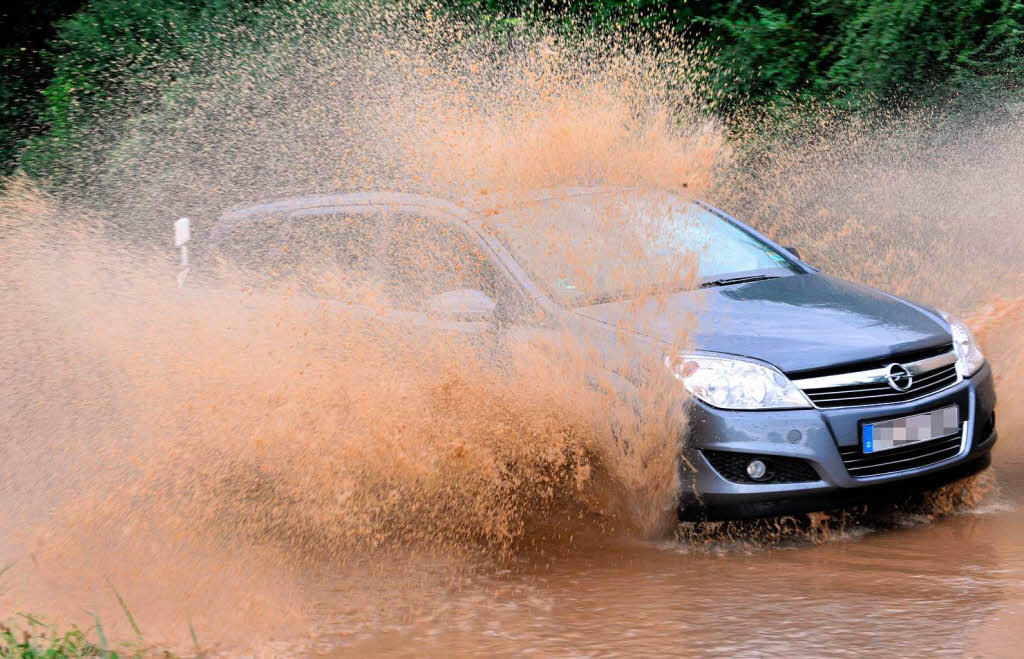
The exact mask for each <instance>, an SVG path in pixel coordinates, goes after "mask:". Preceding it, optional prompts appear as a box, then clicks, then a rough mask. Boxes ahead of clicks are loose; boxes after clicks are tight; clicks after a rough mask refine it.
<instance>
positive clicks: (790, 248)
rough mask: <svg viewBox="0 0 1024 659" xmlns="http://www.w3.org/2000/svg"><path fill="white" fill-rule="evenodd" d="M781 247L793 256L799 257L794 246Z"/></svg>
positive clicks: (798, 252)
mask: <svg viewBox="0 0 1024 659" xmlns="http://www.w3.org/2000/svg"><path fill="white" fill-rule="evenodd" d="M782 249H784V250H786V251H787V252H789V253H790V254H792V255H793V256H795V257H797V258H798V259H799V258H800V251H799V250H797V248H796V247H783V248H782ZM801 260H802V259H801Z"/></svg>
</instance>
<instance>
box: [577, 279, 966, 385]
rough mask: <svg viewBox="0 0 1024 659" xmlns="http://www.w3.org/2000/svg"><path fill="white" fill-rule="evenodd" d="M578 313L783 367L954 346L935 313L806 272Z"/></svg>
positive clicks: (850, 361) (809, 367) (862, 359)
mask: <svg viewBox="0 0 1024 659" xmlns="http://www.w3.org/2000/svg"><path fill="white" fill-rule="evenodd" d="M576 313H577V314H579V315H581V316H584V317H586V318H589V319H591V320H594V321H598V322H602V323H607V324H610V325H616V326H619V325H633V326H632V327H630V329H632V330H634V331H635V332H637V333H639V334H642V335H645V336H648V337H651V338H654V339H658V340H661V341H666V342H669V343H674V342H676V341H678V340H679V338H680V336H681V334H682V335H686V336H688V340H689V343H690V345H692V346H693V347H695V348H696V349H698V350H707V351H713V352H722V353H729V354H734V355H742V356H746V357H753V358H755V359H760V360H763V361H766V362H768V363H770V364H774V365H775V366H777V367H778V368H779V369H781V370H782V371H783V372H785V373H799V372H802V371H810V370H814V369H819V368H824V367H828V366H837V365H843V364H853V363H857V362H865V361H873V360H881V359H887V358H890V357H894V356H897V355H900V354H905V353H907V352H911V351H915V350H923V349H928V348H938V347H941V346H943V345H949V344H950V343H951V342H952V339H951V337H950V334H949V330H948V328H947V326H946V324H945V323H944V322H943V321H942V319H941V318H939V317H938V316H936V315H935V314H934V313H932V312H930V311H928V310H926V309H923V308H922V307H919V306H917V305H914V304H911V303H910V302H907V301H905V300H901V299H899V298H897V297H894V296H891V295H887V294H885V293H881V292H879V291H876V290H874V289H872V288H868V287H866V286H860V285H858V284H854V283H851V282H848V281H844V280H842V279H837V278H835V277H830V276H827V275H820V274H803V275H792V276H786V277H780V278H777V279H769V280H764V281H756V282H750V283H747V284H739V285H734V286H724V287H717V288H704V289H700V290H695V291H685V292H682V293H676V294H673V295H669V296H664V297H657V298H651V299H649V300H645V301H643V302H640V303H639V306H638V303H637V302H636V301H625V302H609V303H606V304H598V305H593V306H589V307H582V308H580V309H576Z"/></svg>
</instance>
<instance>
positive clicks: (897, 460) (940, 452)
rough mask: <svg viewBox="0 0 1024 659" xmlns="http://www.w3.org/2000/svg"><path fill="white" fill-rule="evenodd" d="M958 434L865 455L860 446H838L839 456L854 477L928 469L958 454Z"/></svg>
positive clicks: (959, 433)
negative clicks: (929, 466) (920, 468)
mask: <svg viewBox="0 0 1024 659" xmlns="http://www.w3.org/2000/svg"><path fill="white" fill-rule="evenodd" d="M961 432H962V430H961ZM961 432H958V433H957V434H955V435H949V436H948V437H940V438H939V439H931V440H928V441H927V442H920V443H918V444H911V445H910V446H903V447H901V448H894V449H889V450H888V451H880V452H878V453H864V452H863V451H862V450H861V447H860V446H840V447H839V454H840V455H841V456H842V458H843V464H845V465H846V470H847V471H848V472H850V475H851V476H853V477H854V478H861V477H864V476H880V475H882V474H894V473H896V472H898V471H906V470H907V469H915V468H917V467H927V466H928V465H933V464H936V463H938V462H942V461H943V460H948V459H949V458H952V457H953V456H955V455H957V454H958V453H960V442H961Z"/></svg>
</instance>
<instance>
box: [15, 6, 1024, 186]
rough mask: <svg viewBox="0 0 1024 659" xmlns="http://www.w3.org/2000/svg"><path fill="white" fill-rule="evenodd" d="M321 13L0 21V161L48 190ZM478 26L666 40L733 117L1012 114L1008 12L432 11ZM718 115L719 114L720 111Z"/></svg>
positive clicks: (51, 10) (1023, 54) (1020, 40)
mask: <svg viewBox="0 0 1024 659" xmlns="http://www.w3.org/2000/svg"><path fill="white" fill-rule="evenodd" d="M340 1H341V0H338V1H337V2H332V0H86V1H85V2H83V1H82V0H44V1H42V2H35V3H25V4H26V5H28V4H31V7H28V8H22V9H18V10H6V14H7V15H6V16H5V18H6V23H7V24H8V26H7V27H5V33H4V34H3V36H2V39H3V41H2V43H0V53H2V55H3V63H2V66H0V74H2V79H0V103H2V108H0V124H2V125H0V139H2V145H0V159H2V161H3V163H6V164H5V165H3V168H4V169H8V170H9V169H10V167H11V166H13V164H14V162H15V159H16V157H17V154H19V153H20V154H21V162H22V164H23V166H24V167H25V169H26V170H28V171H29V172H30V173H35V174H37V175H45V174H57V175H59V170H58V168H59V164H60V161H61V159H62V157H61V154H66V153H68V152H74V151H75V150H76V146H79V145H81V144H82V143H83V142H85V141H87V140H95V139H96V130H97V117H102V116H110V115H111V114H112V113H113V114H117V113H118V111H121V110H126V109H130V108H135V107H138V106H140V105H144V104H146V103H148V102H152V101H153V100H155V99H158V98H159V97H160V94H161V93H162V92H163V91H164V90H165V89H166V87H167V85H168V84H169V83H170V82H172V81H173V80H174V79H176V78H179V77H181V76H187V75H189V74H190V73H192V72H193V71H194V69H195V67H197V66H199V65H200V63H201V62H202V61H203V58H204V57H205V56H208V55H209V54H210V53H211V51H216V50H218V49H223V48H226V47H234V46H232V45H230V44H231V43H232V35H233V34H236V32H237V30H238V29H239V28H241V27H243V26H246V25H250V24H252V23H254V22H259V21H266V20H268V18H267V17H268V16H271V17H272V16H273V15H274V14H275V12H276V13H278V14H280V13H281V12H286V13H287V12H295V11H297V10H303V11H307V12H318V11H328V8H330V9H331V10H333V9H335V8H336V5H337V4H338V2H340ZM439 4H441V5H443V6H445V7H450V8H453V9H455V10H457V11H462V12H470V13H476V14H479V15H480V16H481V18H483V19H485V20H493V19H495V18H500V17H502V16H509V15H516V14H519V13H523V12H534V13H550V12H557V13H560V14H562V15H565V14H571V15H574V16H576V17H577V18H578V19H581V20H582V21H583V22H584V24H585V25H588V26H590V27H592V28H593V29H603V28H607V27H610V26H615V27H625V28H626V29H629V30H644V29H670V30H673V31H677V32H682V33H684V34H686V35H687V36H688V37H689V38H690V39H691V41H692V42H693V43H696V44H700V45H702V46H703V47H705V48H706V49H707V50H709V51H710V52H711V53H712V54H713V56H714V58H715V60H716V62H717V63H718V64H719V68H720V70H721V72H722V73H721V75H720V76H719V78H718V82H717V84H718V86H719V90H720V91H722V92H724V95H725V97H726V98H728V99H730V104H731V107H737V106H740V105H755V106H756V105H763V104H766V103H771V104H775V105H778V104H784V103H789V102H793V101H808V100H810V101H814V102H824V103H829V104H832V105H835V106H837V107H840V108H844V109H846V110H850V111H856V110H858V109H859V108H862V107H866V106H867V104H868V103H872V104H873V103H877V102H883V103H886V102H887V103H894V102H899V103H914V102H916V103H921V102H924V103H932V104H935V105H937V106H939V107H956V105H957V103H961V104H963V103H968V102H969V103H970V104H972V105H976V104H978V103H984V104H988V105H989V106H999V105H1002V106H1007V107H1018V108H1019V107H1020V98H1021V94H1022V87H1024V85H1022V83H1024V0H959V1H957V2H948V1H946V0H749V1H748V0H729V1H716V0H670V1H668V2H663V1H657V0H589V1H586V2H572V1H571V0H570V1H569V2H568V3H567V4H566V3H565V2H558V1H557V0H556V1H555V2H544V1H543V0H542V1H541V2H539V3H538V2H537V1H536V0H528V1H526V2H520V1H518V0H483V1H482V2H472V1H470V0H439ZM728 107H729V106H727V107H726V109H728Z"/></svg>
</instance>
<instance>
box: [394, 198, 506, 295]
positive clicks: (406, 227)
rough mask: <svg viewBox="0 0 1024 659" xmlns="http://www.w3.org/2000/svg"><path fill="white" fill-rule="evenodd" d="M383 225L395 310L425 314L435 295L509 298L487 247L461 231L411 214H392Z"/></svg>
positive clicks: (502, 278)
mask: <svg viewBox="0 0 1024 659" xmlns="http://www.w3.org/2000/svg"><path fill="white" fill-rule="evenodd" d="M384 226H385V230H384V231H383V232H382V233H383V234H384V235H383V236H382V237H381V240H380V242H379V246H380V250H381V251H380V259H381V271H380V274H381V279H382V283H383V287H384V293H385V296H386V297H387V298H388V299H389V300H390V301H391V303H392V304H393V305H394V306H395V307H396V308H399V309H402V310H407V311H424V310H426V307H427V303H428V301H429V300H430V299H431V298H432V297H433V296H436V295H440V294H442V293H446V292H450V291H456V290H463V289H472V290H478V291H481V292H483V293H485V294H486V295H487V296H488V297H490V298H491V299H492V300H497V299H498V298H499V297H500V296H501V295H503V294H507V293H508V291H507V290H503V289H506V288H507V284H506V282H505V280H504V277H503V275H502V274H501V273H500V272H498V271H497V269H496V267H495V266H494V264H493V263H492V262H491V261H490V259H489V258H488V257H487V255H486V254H485V253H484V251H483V248H482V247H481V246H480V245H478V244H477V243H476V241H474V240H473V239H472V238H470V236H468V235H467V234H466V233H465V232H463V231H460V230H459V229H458V228H457V227H454V226H452V225H450V224H447V223H445V222H438V221H436V220H433V219H430V218H426V217H422V216H419V215H414V214H408V213H402V214H395V215H392V216H391V217H390V218H389V220H388V221H387V222H385V223H384Z"/></svg>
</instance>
